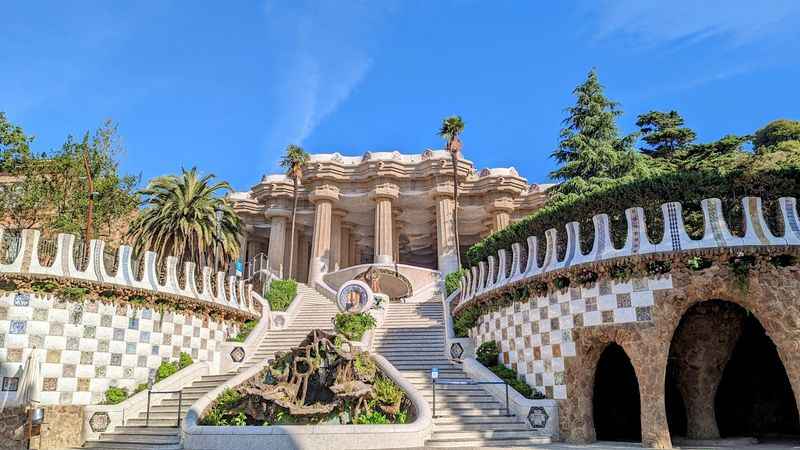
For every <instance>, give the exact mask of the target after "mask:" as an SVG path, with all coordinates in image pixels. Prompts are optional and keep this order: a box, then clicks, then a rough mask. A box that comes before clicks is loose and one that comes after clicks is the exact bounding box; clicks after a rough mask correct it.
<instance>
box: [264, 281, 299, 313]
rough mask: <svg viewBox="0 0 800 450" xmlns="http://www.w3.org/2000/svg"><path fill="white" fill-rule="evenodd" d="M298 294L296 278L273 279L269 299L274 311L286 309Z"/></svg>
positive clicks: (268, 294)
mask: <svg viewBox="0 0 800 450" xmlns="http://www.w3.org/2000/svg"><path fill="white" fill-rule="evenodd" d="M296 295H297V282H296V281H294V280H272V283H270V285H269V291H267V301H268V302H269V307H270V309H271V310H272V311H286V309H287V308H289V305H291V304H292V300H294V297H295V296H296Z"/></svg>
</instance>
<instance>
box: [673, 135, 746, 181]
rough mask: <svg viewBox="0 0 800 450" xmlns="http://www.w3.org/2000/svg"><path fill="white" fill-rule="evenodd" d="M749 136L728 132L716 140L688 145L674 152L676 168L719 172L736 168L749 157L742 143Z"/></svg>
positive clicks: (744, 142)
mask: <svg viewBox="0 0 800 450" xmlns="http://www.w3.org/2000/svg"><path fill="white" fill-rule="evenodd" d="M750 140H751V136H737V135H734V134H729V135H727V136H723V137H722V138H721V139H719V140H718V141H714V142H709V143H705V144H694V145H690V146H689V147H687V148H686V149H684V150H681V151H678V152H676V153H675V156H674V158H672V159H673V161H674V162H675V164H676V166H677V169H678V170H702V171H705V170H713V171H717V172H720V173H725V172H729V171H731V170H736V169H738V168H740V167H742V165H743V164H744V163H746V161H747V160H748V159H749V158H750V155H749V154H748V153H747V152H745V150H744V145H745V144H746V143H748V142H749V141H750Z"/></svg>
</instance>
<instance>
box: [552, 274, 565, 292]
mask: <svg viewBox="0 0 800 450" xmlns="http://www.w3.org/2000/svg"><path fill="white" fill-rule="evenodd" d="M553 286H555V287H556V289H558V290H559V291H563V290H564V289H566V288H568V287H569V278H567V277H555V278H554V279H553Z"/></svg>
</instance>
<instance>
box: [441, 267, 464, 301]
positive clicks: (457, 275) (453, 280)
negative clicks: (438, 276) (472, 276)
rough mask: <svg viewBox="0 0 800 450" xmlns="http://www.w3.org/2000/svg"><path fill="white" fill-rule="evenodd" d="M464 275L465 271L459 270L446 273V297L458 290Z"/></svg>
mask: <svg viewBox="0 0 800 450" xmlns="http://www.w3.org/2000/svg"><path fill="white" fill-rule="evenodd" d="M465 273H467V270H466V269H459V270H457V271H455V272H450V273H448V274H447V276H446V277H444V288H445V291H446V292H447V296H448V297H449V296H450V294H452V293H453V292H455V291H456V289H458V288H459V283H460V281H461V277H462V276H464V274H465Z"/></svg>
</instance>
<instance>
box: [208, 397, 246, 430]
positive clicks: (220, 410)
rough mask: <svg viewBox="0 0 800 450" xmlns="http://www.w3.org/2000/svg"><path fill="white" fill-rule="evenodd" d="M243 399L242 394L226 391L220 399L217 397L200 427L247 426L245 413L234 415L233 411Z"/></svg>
mask: <svg viewBox="0 0 800 450" xmlns="http://www.w3.org/2000/svg"><path fill="white" fill-rule="evenodd" d="M241 399H242V394H240V393H239V392H238V391H235V390H233V389H230V388H228V389H225V390H224V391H222V394H220V396H219V397H217V400H216V402H214V405H213V406H212V407H211V408H209V410H208V412H207V413H206V414H205V416H203V418H202V419H200V425H207V426H224V425H235V426H244V425H247V421H246V420H247V417H246V416H245V415H244V413H242V412H239V413H235V414H234V413H233V412H232V411H231V409H232V408H233V407H234V406H236V404H237V403H238V402H239V401H240V400H241Z"/></svg>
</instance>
